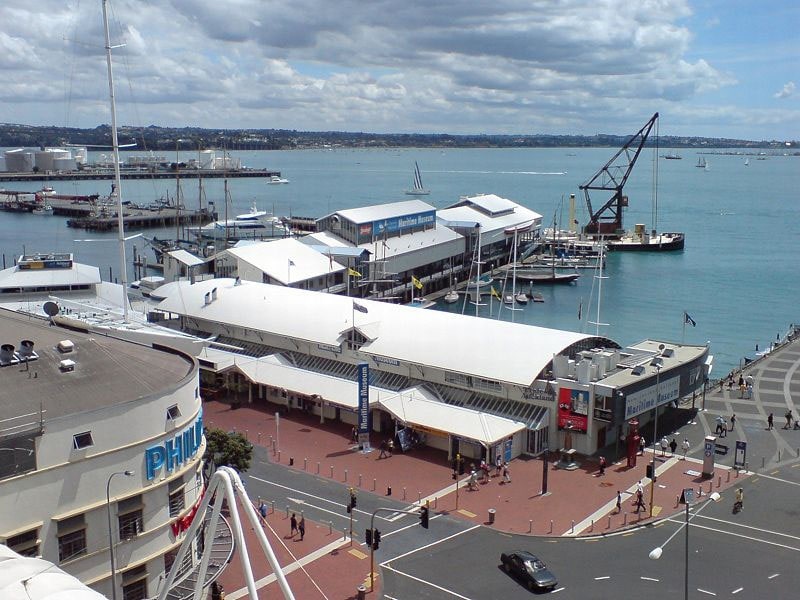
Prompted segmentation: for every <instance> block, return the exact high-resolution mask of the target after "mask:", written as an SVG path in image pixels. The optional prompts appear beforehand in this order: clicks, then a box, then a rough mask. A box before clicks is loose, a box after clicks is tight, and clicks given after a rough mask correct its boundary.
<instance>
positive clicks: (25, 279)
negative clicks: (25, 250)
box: [0, 262, 102, 290]
mask: <svg viewBox="0 0 800 600" xmlns="http://www.w3.org/2000/svg"><path fill="white" fill-rule="evenodd" d="M101 281H102V280H101V279H100V269H98V268H97V267H93V266H91V265H84V264H81V263H76V262H74V263H72V267H71V268H69V269H19V268H18V267H16V266H14V267H10V268H8V269H3V270H2V271H0V290H1V289H6V288H12V289H14V288H33V287H36V288H41V287H64V286H68V285H71V286H77V285H95V284H97V283H100V282H101Z"/></svg>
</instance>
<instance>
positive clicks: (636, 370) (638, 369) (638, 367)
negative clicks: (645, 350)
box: [631, 365, 644, 375]
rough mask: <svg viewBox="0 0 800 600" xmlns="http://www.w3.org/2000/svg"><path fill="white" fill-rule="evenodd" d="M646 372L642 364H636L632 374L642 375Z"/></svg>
mask: <svg viewBox="0 0 800 600" xmlns="http://www.w3.org/2000/svg"><path fill="white" fill-rule="evenodd" d="M642 373H644V367H643V366H642V365H636V366H635V367H633V369H631V375H641V374H642Z"/></svg>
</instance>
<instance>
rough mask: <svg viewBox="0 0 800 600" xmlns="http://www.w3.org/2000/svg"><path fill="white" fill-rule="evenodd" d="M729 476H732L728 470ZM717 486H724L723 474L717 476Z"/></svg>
mask: <svg viewBox="0 0 800 600" xmlns="http://www.w3.org/2000/svg"><path fill="white" fill-rule="evenodd" d="M728 476H730V471H728ZM717 487H722V475H720V476H719V477H717Z"/></svg>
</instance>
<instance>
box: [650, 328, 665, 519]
mask: <svg viewBox="0 0 800 600" xmlns="http://www.w3.org/2000/svg"><path fill="white" fill-rule="evenodd" d="M663 349H664V344H661V345H660V346H659V347H658V354H659V356H660V355H661V351H662V350H663ZM657 360H658V361H659V362H657V363H656V364H655V367H656V418H655V420H654V422H653V466H652V467H651V468H652V470H653V471H652V473H651V475H652V476H653V477H652V481H651V482H650V518H651V519H652V518H653V496H655V491H656V454H657V452H658V400H659V397H658V396H659V393H660V391H661V390H660V388H661V367H662V365H661V359H660V358H659V359H657Z"/></svg>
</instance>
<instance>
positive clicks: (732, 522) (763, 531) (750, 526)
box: [681, 515, 800, 540]
mask: <svg viewBox="0 0 800 600" xmlns="http://www.w3.org/2000/svg"><path fill="white" fill-rule="evenodd" d="M697 518H699V519H701V520H702V519H707V520H709V521H717V522H718V523H726V524H728V525H735V526H736V527H741V528H742V529H752V530H754V531H760V532H762V533H768V534H770V535H775V536H780V537H786V538H789V539H792V540H800V536H796V535H791V534H790V533H783V532H782V531H772V530H771V529H764V528H763V527H753V526H752V525H745V524H744V523H736V522H734V521H726V520H725V519H717V518H716V517H707V516H706V515H698V516H697ZM681 522H683V521H681Z"/></svg>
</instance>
